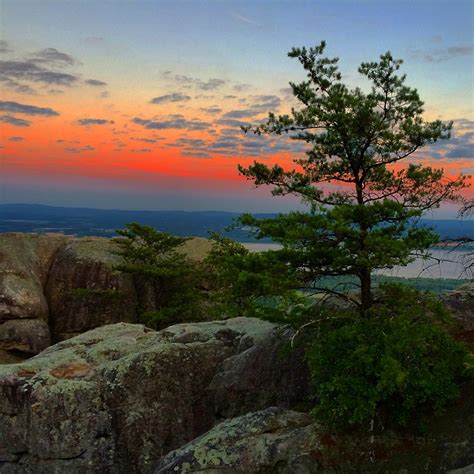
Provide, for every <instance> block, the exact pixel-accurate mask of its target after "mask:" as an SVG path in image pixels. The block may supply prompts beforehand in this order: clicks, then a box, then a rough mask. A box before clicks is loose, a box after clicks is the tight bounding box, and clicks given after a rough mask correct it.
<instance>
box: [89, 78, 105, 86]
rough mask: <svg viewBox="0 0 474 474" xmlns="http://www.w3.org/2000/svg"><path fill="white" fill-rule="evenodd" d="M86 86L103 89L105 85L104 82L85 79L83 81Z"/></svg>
mask: <svg viewBox="0 0 474 474" xmlns="http://www.w3.org/2000/svg"><path fill="white" fill-rule="evenodd" d="M84 82H85V83H86V84H87V85H88V86H95V87H104V86H106V85H107V83H106V82H104V81H99V80H98V79H86V80H85V81H84Z"/></svg>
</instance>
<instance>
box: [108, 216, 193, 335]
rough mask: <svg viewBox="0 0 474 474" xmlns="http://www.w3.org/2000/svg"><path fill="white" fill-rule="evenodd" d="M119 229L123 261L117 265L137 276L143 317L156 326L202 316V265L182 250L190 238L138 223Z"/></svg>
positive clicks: (117, 240) (140, 309)
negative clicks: (190, 258) (159, 230)
mask: <svg viewBox="0 0 474 474" xmlns="http://www.w3.org/2000/svg"><path fill="white" fill-rule="evenodd" d="M117 233H118V234H119V235H120V236H121V238H116V239H114V241H115V243H116V244H117V251H116V253H117V254H118V255H120V256H121V257H122V258H123V263H121V264H120V265H117V266H116V267H115V268H116V269H117V270H120V271H122V272H125V273H129V274H131V275H132V276H133V279H134V283H135V288H136V290H137V296H138V301H139V307H138V314H139V316H140V319H141V320H142V321H143V322H144V323H145V324H146V325H147V326H150V327H153V328H155V329H161V328H163V327H165V326H168V325H170V324H174V323H180V322H185V321H196V320H199V319H201V318H202V314H201V309H202V291H200V288H199V285H200V282H201V280H202V275H201V269H200V267H199V265H198V264H197V263H195V262H192V261H189V260H188V259H187V258H186V256H185V255H184V253H183V251H180V250H179V247H180V246H181V245H183V244H184V242H186V241H187V240H189V239H188V238H183V237H176V236H173V235H170V234H168V233H166V232H158V231H156V230H155V229H153V228H152V227H149V226H146V225H140V224H136V223H132V224H127V225H126V226H125V229H124V230H118V231H117Z"/></svg>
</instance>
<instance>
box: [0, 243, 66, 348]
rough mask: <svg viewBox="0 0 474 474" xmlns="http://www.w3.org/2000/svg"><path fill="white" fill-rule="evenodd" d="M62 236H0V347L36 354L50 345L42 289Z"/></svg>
mask: <svg viewBox="0 0 474 474" xmlns="http://www.w3.org/2000/svg"><path fill="white" fill-rule="evenodd" d="M65 240H66V238H65V237H62V236H39V235H33V234H3V235H1V236H0V349H1V350H4V351H9V352H13V353H23V354H36V353H38V352H40V351H41V350H43V349H45V348H46V347H48V346H49V345H50V339H51V337H50V332H49V327H48V318H49V307H48V302H47V301H46V297H45V294H44V291H43V288H44V286H45V284H46V282H47V279H48V273H49V269H50V267H51V265H52V262H53V260H54V257H55V255H56V252H57V251H58V249H59V248H60V247H61V245H63V244H64V242H65Z"/></svg>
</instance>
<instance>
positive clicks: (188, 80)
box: [162, 71, 226, 91]
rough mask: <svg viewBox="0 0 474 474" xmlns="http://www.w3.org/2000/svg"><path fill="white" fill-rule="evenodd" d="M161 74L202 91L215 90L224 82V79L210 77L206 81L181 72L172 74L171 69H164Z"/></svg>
mask: <svg viewBox="0 0 474 474" xmlns="http://www.w3.org/2000/svg"><path fill="white" fill-rule="evenodd" d="M162 75H163V77H164V78H165V79H168V80H170V81H172V82H173V83H180V84H182V85H183V86H184V87H192V86H194V87H197V88H198V89H200V90H204V91H210V90H215V89H218V88H220V87H222V86H223V85H225V84H226V81H225V80H224V79H218V78H212V79H209V80H208V81H203V80H202V79H198V78H195V77H191V76H186V75H183V74H173V73H172V72H171V71H165V72H163V74H162Z"/></svg>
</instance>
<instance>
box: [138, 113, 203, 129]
mask: <svg viewBox="0 0 474 474" xmlns="http://www.w3.org/2000/svg"><path fill="white" fill-rule="evenodd" d="M132 122H133V123H136V124H138V125H141V126H143V127H145V128H147V129H150V130H164V129H171V128H177V129H187V130H206V129H207V128H209V127H210V125H211V124H210V123H207V122H203V121H201V120H199V119H192V120H186V119H185V118H184V117H183V116H182V115H169V116H167V117H166V118H164V119H163V120H160V121H158V120H156V119H154V120H150V119H142V118H139V117H135V118H134V119H133V120H132Z"/></svg>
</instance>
